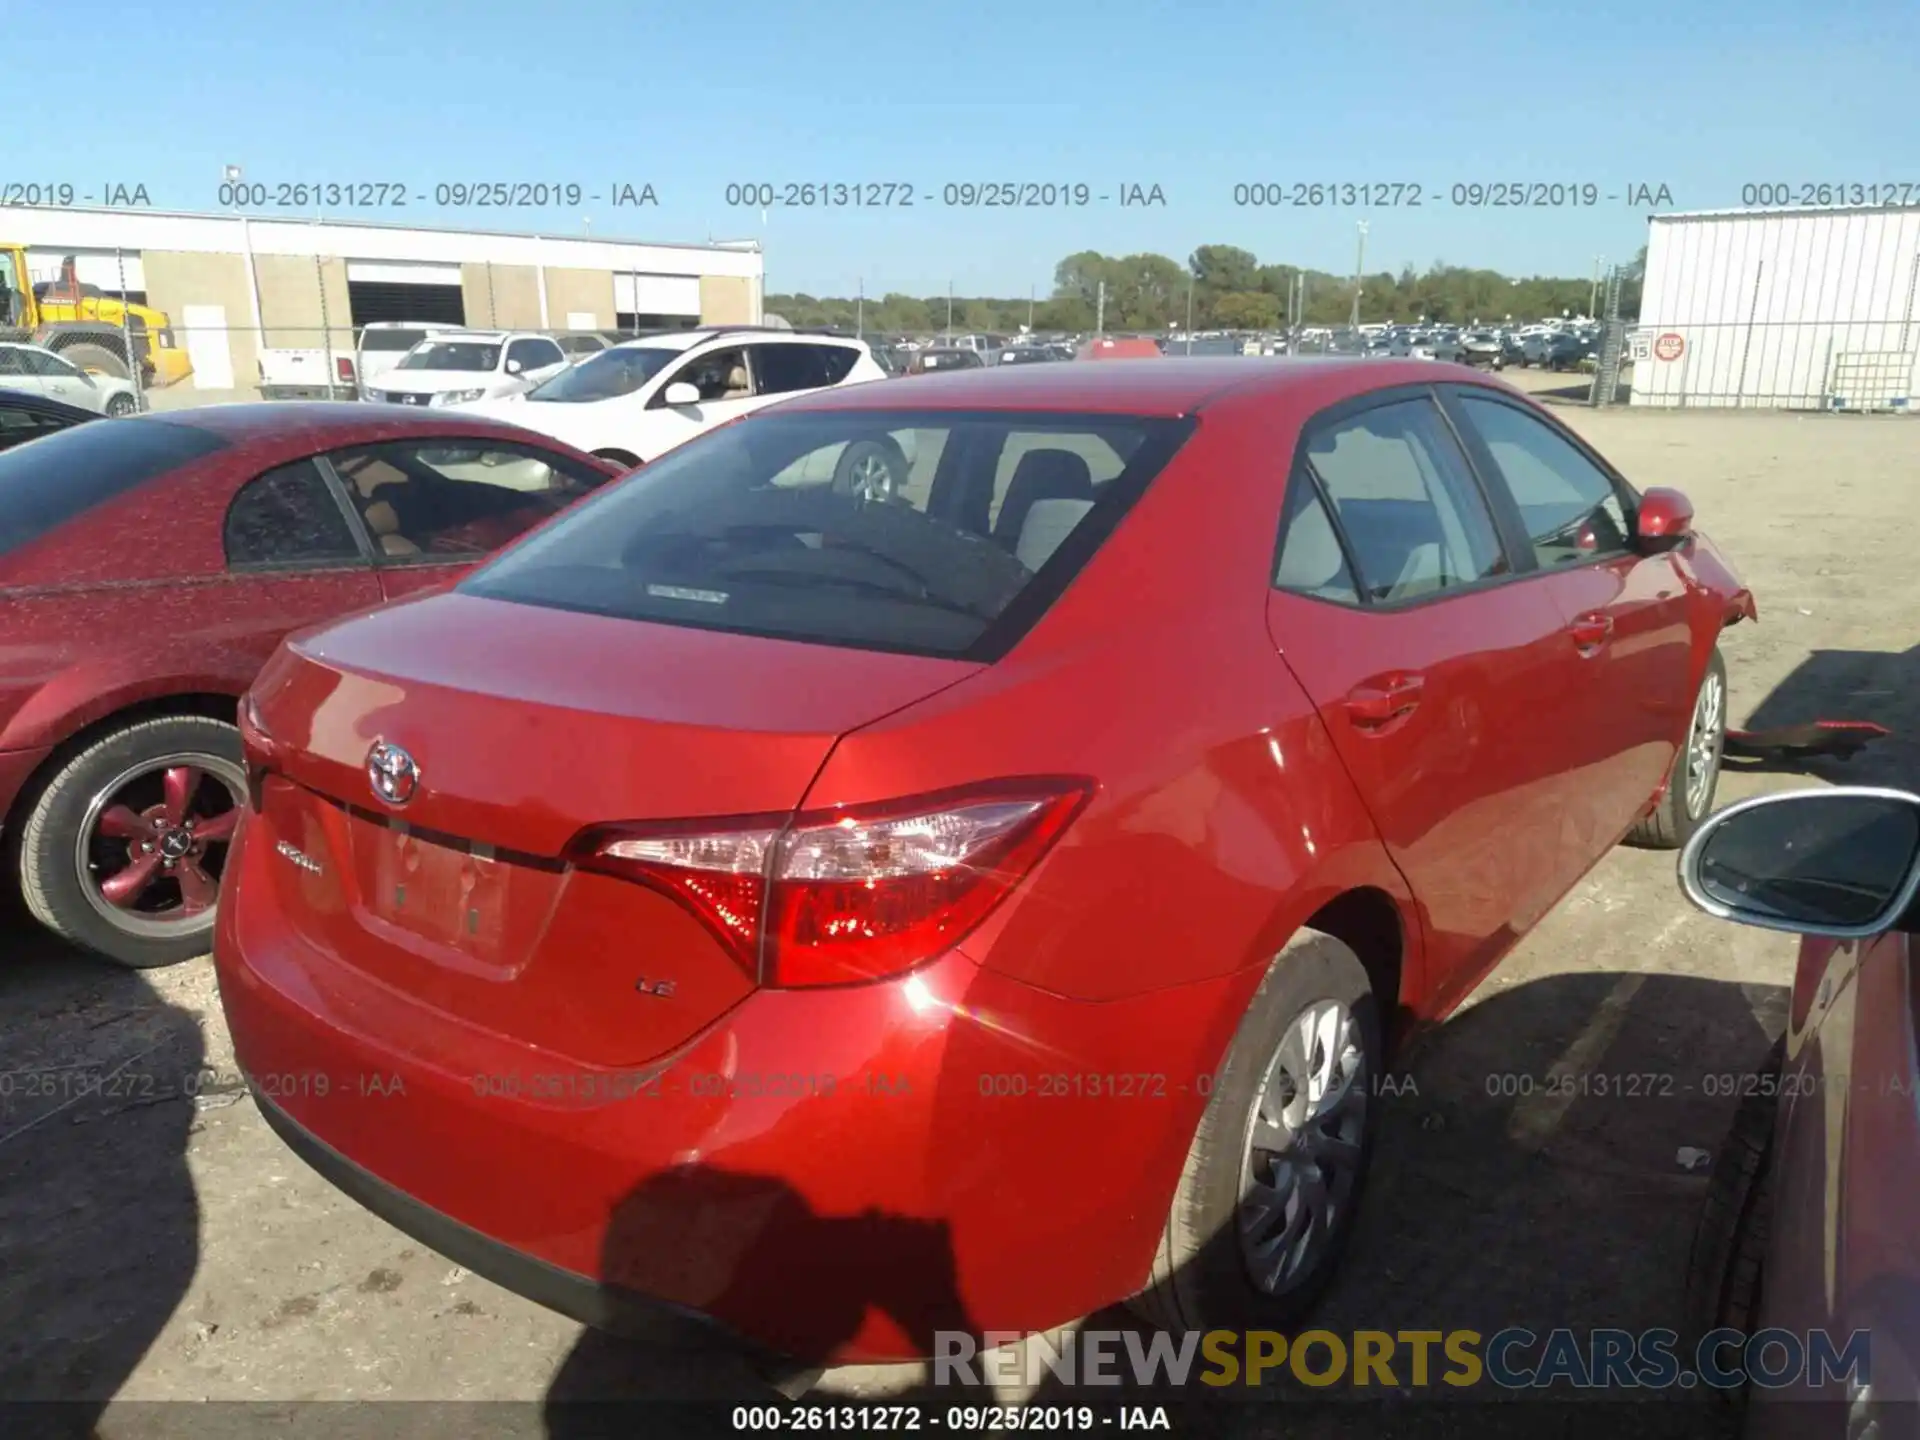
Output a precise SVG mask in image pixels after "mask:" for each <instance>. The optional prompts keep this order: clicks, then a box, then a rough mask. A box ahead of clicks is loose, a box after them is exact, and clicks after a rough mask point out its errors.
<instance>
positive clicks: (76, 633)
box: [0, 405, 617, 967]
mask: <svg viewBox="0 0 1920 1440" xmlns="http://www.w3.org/2000/svg"><path fill="white" fill-rule="evenodd" d="M614 473H617V470H616V469H615V468H614V467H612V466H610V465H608V464H607V463H606V462H604V461H599V460H594V459H592V458H590V457H588V456H585V455H582V454H580V453H579V452H577V451H574V450H571V449H569V448H567V447H566V446H564V445H559V444H557V443H555V442H554V441H551V440H548V439H546V438H545V437H543V436H539V435H534V434H532V433H530V432H528V431H525V430H520V429H518V428H516V427H514V426H510V425H502V424H499V423H497V422H491V421H481V420H477V419H475V418H474V417H472V416H460V415H450V414H447V413H444V412H440V411H431V412H427V413H424V414H414V413H408V412H404V411H396V410H394V409H390V408H385V407H379V408H376V407H373V406H367V405H333V406H327V405H319V406H315V405H222V406H209V407H207V408H205V409H201V410H189V411H177V412H173V413H170V414H166V415H147V416H142V417H139V418H128V419H117V420H113V421H110V422H106V421H101V422H95V423H90V424H85V425H76V426H74V427H72V428H71V429H67V430H62V431H60V432H58V433H56V434H50V435H47V436H45V437H43V438H41V439H37V440H33V441H31V442H30V443H28V444H25V445H20V446H17V447H14V448H11V449H8V450H6V451H5V452H4V453H0V846H4V868H5V873H6V874H9V875H15V876H18V879H19V883H20V887H21V890H22V893H23V894H24V895H25V897H26V902H27V906H28V908H29V909H30V910H31V911H32V913H33V914H34V915H35V916H36V917H37V918H38V919H39V920H40V921H41V922H42V923H43V924H45V925H46V926H47V927H48V928H49V929H51V930H53V931H54V932H56V933H57V934H59V935H61V936H63V937H65V938H66V939H67V940H69V941H71V942H73V943H74V944H77V945H81V946H84V947H86V948H87V949H89V950H92V951H94V952H96V953H97V954H100V955H103V956H105V957H107V958H108V959H112V960H117V961H119V962H120V963H122V964H125V965H132V966H140V967H147V966H154V965H167V964H172V963H173V962H175V961H179V960H185V959H189V958H191V957H193V956H195V955H204V954H205V953H206V951H207V946H208V940H209V936H210V934H211V932H212V929H213V910H214V902H215V899H216V897H217V895H218V892H219V888H220V877H221V872H222V868H223V866H224V865H225V862H226V856H227V850H228V843H229V841H230V839H231V836H232V832H233V825H234V821H235V819H236V816H237V813H238V810H237V807H238V806H240V805H241V803H242V802H243V801H244V799H245V794H246V777H245V774H244V772H243V771H242V769H241V765H240V739H239V736H238V734H237V733H236V732H235V730H234V725H233V720H234V705H235V703H236V701H237V699H238V697H239V695H240V693H241V691H243V690H245V689H246V687H247V685H248V683H249V682H250V681H251V680H252V679H253V677H254V675H255V673H256V672H257V671H258V670H259V668H260V666H261V664H262V663H263V662H265V660H266V659H267V657H268V656H269V655H271V654H272V653H273V650H274V647H275V646H276V645H278V644H279V643H280V640H281V638H282V637H283V636H284V635H286V634H287V632H288V631H290V630H292V629H294V628H296V627H297V626H301V625H306V624H310V623H312V622H313V621H316V620H326V619H331V618H333V617H334V616H336V615H341V614H344V613H345V612H347V611H350V610H359V609H364V608H366V607H367V606H370V605H375V604H378V603H379V602H381V601H382V600H387V599H392V598H393V597H394V596H396V595H401V594H405V593H407V592H409V591H413V590H417V589H421V588H423V587H426V586H431V585H436V584H442V583H445V582H446V581H448V580H451V579H454V578H456V577H457V576H458V575H459V574H461V573H463V572H464V571H465V569H466V568H467V567H469V566H471V565H472V564H473V562H474V561H475V560H477V559H480V558H482V557H483V556H485V555H486V554H487V553H488V552H490V551H491V550H494V549H496V548H498V546H499V545H501V544H503V543H505V542H506V541H508V540H511V539H515V538H517V537H518V536H519V535H520V534H521V533H522V532H523V531H525V530H526V529H527V528H528V526H530V525H533V524H535V523H538V522H539V521H542V520H545V519H547V518H548V517H550V516H551V515H553V514H554V513H555V511H557V510H558V509H559V508H561V507H562V506H564V505H566V504H568V503H570V502H571V501H572V500H574V499H576V498H578V497H579V496H581V495H584V494H585V493H586V492H587V491H588V490H589V489H591V488H592V487H594V486H595V485H598V484H600V483H602V482H603V481H605V480H606V478H607V477H608V476H609V475H610V474H614Z"/></svg>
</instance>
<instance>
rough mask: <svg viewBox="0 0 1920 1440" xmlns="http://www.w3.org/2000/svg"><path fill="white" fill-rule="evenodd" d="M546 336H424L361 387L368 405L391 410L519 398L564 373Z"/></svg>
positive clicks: (560, 356)
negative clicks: (386, 405) (379, 403)
mask: <svg viewBox="0 0 1920 1440" xmlns="http://www.w3.org/2000/svg"><path fill="white" fill-rule="evenodd" d="M567 363H568V362H567V355H566V352H565V351H564V350H562V349H561V348H560V345H559V342H557V341H556V340H554V339H553V337H552V336H550V335H536V334H533V333H531V332H526V331H516V330H451V331H446V332H443V333H441V334H439V335H429V336H427V338H426V339H424V340H422V341H421V342H420V343H419V344H418V345H415V346H414V347H413V348H412V349H411V350H409V351H407V353H406V354H405V355H403V356H401V357H400V363H399V364H397V365H395V366H394V367H393V368H392V369H391V370H387V371H385V372H383V373H382V374H381V376H380V378H379V381H378V383H376V384H373V385H363V386H362V387H361V390H360V393H361V394H362V395H363V396H365V397H366V398H367V399H368V400H386V401H390V402H392V403H393V404H396V405H464V404H466V403H467V402H469V401H472V400H497V399H501V398H504V397H505V396H508V395H518V394H520V393H521V392H522V391H525V390H529V389H531V388H532V387H534V386H535V385H538V384H539V383H540V382H541V381H543V380H546V379H549V378H551V377H552V376H554V375H558V374H559V373H560V372H561V371H562V370H565V369H566V368H567Z"/></svg>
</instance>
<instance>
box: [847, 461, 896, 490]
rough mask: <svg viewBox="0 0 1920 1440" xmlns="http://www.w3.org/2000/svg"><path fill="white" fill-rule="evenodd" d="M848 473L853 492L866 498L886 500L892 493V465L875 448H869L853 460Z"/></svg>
mask: <svg viewBox="0 0 1920 1440" xmlns="http://www.w3.org/2000/svg"><path fill="white" fill-rule="evenodd" d="M850 473H851V475H852V478H853V493H854V494H856V495H859V496H862V497H864V498H865V499H868V500H886V499H889V498H891V497H892V495H893V467H892V466H890V465H888V464H887V461H886V457H885V456H883V455H881V454H880V453H879V451H877V450H870V451H868V452H867V453H866V454H864V455H862V456H861V457H860V458H859V459H858V460H856V461H854V462H853V465H852V467H851V470H850Z"/></svg>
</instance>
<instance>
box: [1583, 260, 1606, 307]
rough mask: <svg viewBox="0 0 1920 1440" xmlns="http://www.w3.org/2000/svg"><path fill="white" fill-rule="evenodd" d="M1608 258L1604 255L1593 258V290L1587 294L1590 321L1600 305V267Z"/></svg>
mask: <svg viewBox="0 0 1920 1440" xmlns="http://www.w3.org/2000/svg"><path fill="white" fill-rule="evenodd" d="M1606 258H1607V257H1606V256H1604V255H1596V256H1594V257H1593V288H1592V289H1591V290H1589V291H1588V292H1587V318H1588V319H1589V320H1591V319H1592V318H1593V312H1594V310H1595V309H1596V308H1598V306H1599V304H1600V266H1601V265H1602V264H1603V263H1604V262H1605V261H1606Z"/></svg>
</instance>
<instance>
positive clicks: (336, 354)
mask: <svg viewBox="0 0 1920 1440" xmlns="http://www.w3.org/2000/svg"><path fill="white" fill-rule="evenodd" d="M620 338H621V337H620V336H619V334H618V333H617V332H615V333H613V334H611V335H609V334H608V333H605V332H599V331H592V330H584V331H573V332H566V333H559V334H550V333H548V332H547V331H543V330H539V331H500V330H486V329H475V328H472V327H468V326H464V325H448V324H438V323H434V322H431V321H388V320H376V321H370V322H368V323H367V324H365V325H362V326H360V327H358V329H357V331H356V333H355V337H354V344H353V346H352V347H351V348H342V349H340V350H332V349H329V348H327V347H325V346H306V347H295V348H286V347H278V346H276V347H269V348H266V349H263V350H261V352H260V355H259V361H258V368H259V373H260V378H259V384H258V386H257V388H258V390H259V392H260V398H261V399H263V400H354V399H369V400H371V399H381V398H385V397H384V392H380V391H379V390H378V389H377V387H375V385H374V382H375V381H376V380H379V379H381V378H382V377H383V376H385V375H387V374H388V373H389V372H390V371H393V370H396V369H401V368H403V367H404V368H406V369H409V370H412V371H420V370H432V371H436V372H437V371H439V370H444V369H447V368H452V369H455V370H457V371H461V372H466V373H465V374H464V379H462V378H460V377H459V376H456V377H455V378H453V379H451V380H448V381H446V383H444V384H440V383H437V382H436V383H434V384H424V383H422V380H423V377H421V376H419V375H411V376H409V378H408V386H406V387H400V388H401V393H403V394H418V393H426V394H435V395H438V394H452V393H458V392H459V391H461V390H472V389H476V388H477V389H480V390H482V391H484V392H486V396H492V395H495V394H507V393H512V390H513V387H514V385H515V384H516V383H518V379H517V377H519V376H521V375H523V374H524V373H526V372H528V371H534V370H538V371H541V372H542V373H541V375H540V378H545V376H546V375H547V374H551V373H552V371H553V368H555V367H556V365H557V364H565V363H570V362H571V361H573V360H575V359H578V358H580V357H582V356H586V355H593V354H598V353H599V352H600V351H602V350H605V349H607V348H609V347H610V346H611V345H613V344H616V343H617V342H618V341H619V339H620ZM531 341H538V342H540V343H539V344H538V345H533V344H528V343H524V342H531ZM456 342H460V343H467V344H471V345H476V346H480V347H486V346H488V345H493V346H497V347H499V353H498V355H497V358H496V360H495V363H494V364H492V365H489V366H485V367H483V368H484V370H485V371H487V372H489V373H488V376H487V379H486V380H485V381H479V382H478V383H476V382H477V381H478V376H477V375H476V374H475V373H473V370H472V366H471V364H469V363H467V361H469V360H471V359H472V355H471V354H468V355H467V356H466V357H465V358H464V359H463V358H462V356H461V355H460V354H459V353H458V352H453V351H447V350H438V351H435V350H433V349H432V348H431V347H433V346H435V345H443V344H450V343H456ZM516 344H518V345H519V347H520V348H519V349H518V350H517V351H515V352H514V353H513V354H512V355H509V354H507V353H506V352H507V351H508V350H511V349H512V348H513V347H514V346H515V345H516ZM551 352H558V354H559V356H560V359H559V361H558V362H555V361H554V360H553V359H552V353H551ZM509 359H511V360H512V361H513V362H514V363H515V365H516V366H517V368H516V369H513V370H511V371H509V370H507V369H506V363H507V361H508V360H509ZM493 372H497V373H493ZM408 387H411V388H408ZM486 396H476V397H474V398H486ZM404 403H415V402H412V401H407V402H404ZM433 403H442V404H444V403H448V402H446V401H444V400H442V401H438V402H433Z"/></svg>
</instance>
